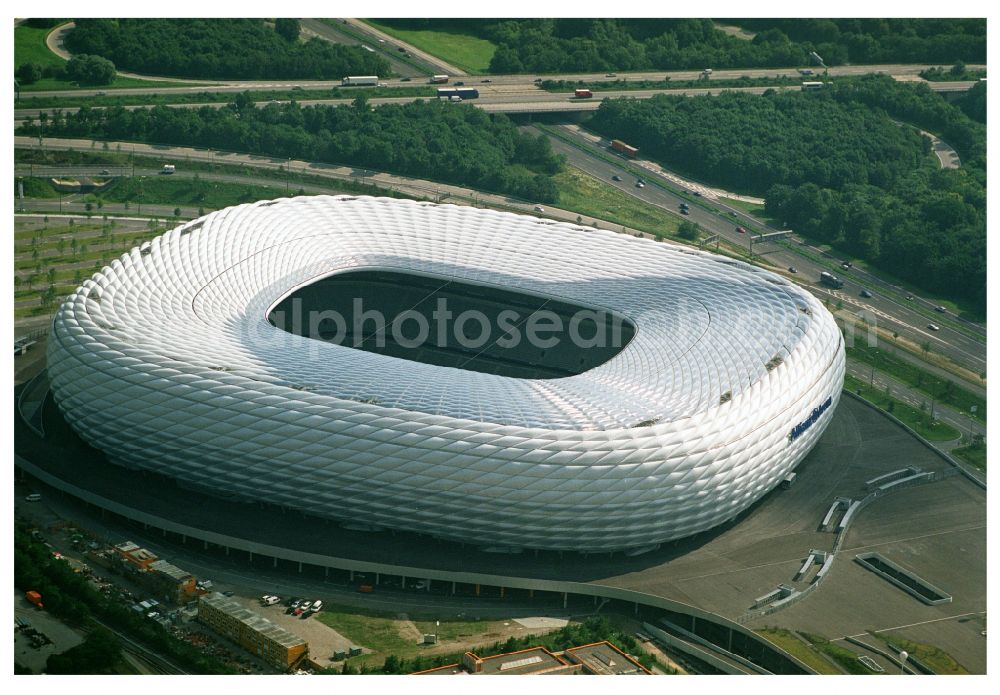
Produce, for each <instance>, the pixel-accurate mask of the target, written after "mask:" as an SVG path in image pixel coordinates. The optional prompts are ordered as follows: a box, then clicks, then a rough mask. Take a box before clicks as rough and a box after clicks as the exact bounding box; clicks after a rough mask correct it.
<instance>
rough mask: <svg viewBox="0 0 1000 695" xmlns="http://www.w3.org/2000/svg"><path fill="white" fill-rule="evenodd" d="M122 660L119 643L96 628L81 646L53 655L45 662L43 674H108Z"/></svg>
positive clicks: (107, 631)
mask: <svg viewBox="0 0 1000 695" xmlns="http://www.w3.org/2000/svg"><path fill="white" fill-rule="evenodd" d="M121 660H122V650H121V642H119V641H118V638H117V637H115V635H114V634H112V633H111V632H110V631H109V630H107V629H105V628H103V627H96V628H94V629H93V630H91V631H90V632H89V633H88V634H87V636H86V637H85V638H84V640H83V643H82V644H78V645H77V646H75V647H73V648H71V649H69V650H67V651H65V652H63V653H62V654H53V655H52V656H50V657H49V658H48V660H47V661H46V662H45V672H46V673H49V674H53V675H55V674H61V675H85V674H88V675H89V674H110V673H114V672H115V668H116V667H117V666H118V664H119V663H120V662H121Z"/></svg>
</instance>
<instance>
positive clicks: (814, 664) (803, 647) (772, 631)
mask: <svg viewBox="0 0 1000 695" xmlns="http://www.w3.org/2000/svg"><path fill="white" fill-rule="evenodd" d="M757 633H758V634H760V635H761V636H763V637H765V638H766V639H768V640H769V641H771V642H774V643H775V644H776V645H778V646H779V647H781V648H782V649H784V650H785V651H786V652H788V653H789V654H791V655H792V656H794V657H795V658H796V659H798V660H799V661H801V662H802V663H804V664H805V665H806V666H808V667H809V668H811V669H812V670H813V671H815V672H816V673H819V674H821V675H839V674H840V670H839V669H838V668H837V667H835V666H834V665H833V664H831V663H830V662H829V661H828V660H827V659H825V658H824V657H823V655H822V654H820V652H819V650H818V649H817V648H816V647H815V646H812V645H809V644H806V643H805V642H803V641H802V640H800V639H799V638H798V637H796V636H795V634H794V633H793V632H792V631H791V630H785V629H784V628H779V627H766V628H763V629H761V630H757Z"/></svg>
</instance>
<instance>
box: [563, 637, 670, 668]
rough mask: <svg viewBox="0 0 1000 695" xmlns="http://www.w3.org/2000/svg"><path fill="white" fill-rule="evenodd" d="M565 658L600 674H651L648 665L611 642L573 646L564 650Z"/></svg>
mask: <svg viewBox="0 0 1000 695" xmlns="http://www.w3.org/2000/svg"><path fill="white" fill-rule="evenodd" d="M563 658H564V659H565V660H567V661H569V662H571V663H576V664H582V665H583V670H584V671H585V672H586V673H589V674H594V675H598V676H629V675H651V674H650V672H649V670H647V669H646V667H644V666H643V665H642V664H640V663H639V662H638V661H636V660H635V659H633V658H632V657H630V656H629V655H628V654H626V653H625V652H623V651H622V650H621V649H619V648H618V647H616V646H615V645H613V644H611V643H610V642H595V643H594V644H585V645H583V646H582V647H572V648H570V649H567V650H566V651H565V652H563Z"/></svg>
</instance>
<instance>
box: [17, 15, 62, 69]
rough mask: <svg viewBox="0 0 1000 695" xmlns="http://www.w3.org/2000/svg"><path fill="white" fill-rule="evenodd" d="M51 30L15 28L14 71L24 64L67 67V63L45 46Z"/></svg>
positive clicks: (22, 26) (21, 26) (22, 25)
mask: <svg viewBox="0 0 1000 695" xmlns="http://www.w3.org/2000/svg"><path fill="white" fill-rule="evenodd" d="M50 31H52V29H51V28H37V27H29V26H25V25H24V24H21V25H19V26H16V27H14V69H15V70H16V69H17V66H18V65H21V64H22V63H37V64H38V65H41V66H42V67H45V66H46V65H52V66H60V65H65V64H66V61H65V60H63V59H62V58H60V57H59V56H57V55H56V54H55V53H53V52H52V51H50V50H49V47H48V46H46V45H45V37H46V36H48V35H49V32H50Z"/></svg>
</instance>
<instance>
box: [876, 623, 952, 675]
mask: <svg viewBox="0 0 1000 695" xmlns="http://www.w3.org/2000/svg"><path fill="white" fill-rule="evenodd" d="M874 634H875V636H876V637H878V638H880V639H882V640H884V641H885V642H886V643H887V644H891V645H892V646H893V647H896V648H898V649H904V650H906V651H907V652H908V653H909V654H910V655H912V656H915V657H916V658H917V659H918V660H920V661H921V662H922V663H924V664H926V665H927V666H928V667H929V668H930V669H931V670H932V671H934V672H935V673H937V674H940V675H942V676H954V675H968V674H969V671H968V670H967V669H966V668H965V667H964V666H962V664H960V663H958V662H957V661H956V660H955V658H954V657H953V656H951V655H950V654H949V653H948V652H946V651H944V650H942V649H939V648H938V647H935V646H934V645H932V644H924V643H923V642H911V641H910V640H908V639H904V638H902V637H898V636H896V635H894V634H892V633H889V632H876V633H874Z"/></svg>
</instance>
